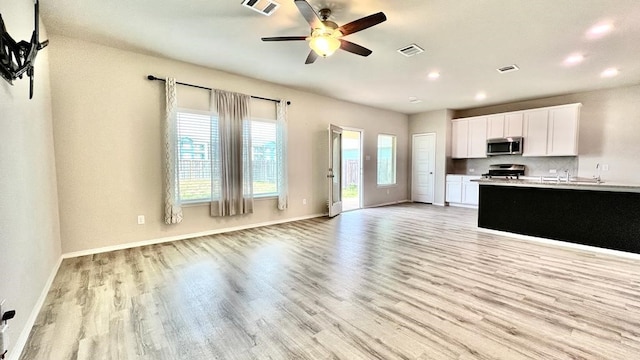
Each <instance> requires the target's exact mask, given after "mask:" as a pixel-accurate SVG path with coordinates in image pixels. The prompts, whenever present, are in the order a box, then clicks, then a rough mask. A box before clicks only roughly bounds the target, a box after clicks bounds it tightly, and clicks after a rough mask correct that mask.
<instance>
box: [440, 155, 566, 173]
mask: <svg viewBox="0 0 640 360" xmlns="http://www.w3.org/2000/svg"><path fill="white" fill-rule="evenodd" d="M494 164H522V165H525V166H526V170H525V175H526V176H549V175H553V174H552V173H551V172H550V171H551V170H553V169H555V170H556V172H557V174H560V175H563V174H564V171H565V170H569V172H570V173H571V174H573V175H576V174H577V173H578V157H577V156H545V157H528V156H520V155H499V156H489V157H487V158H481V159H453V160H452V161H451V166H452V168H451V169H449V171H447V173H452V174H473V175H482V174H484V173H486V172H487V171H489V165H494Z"/></svg>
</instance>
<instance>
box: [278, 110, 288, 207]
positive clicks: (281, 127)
mask: <svg viewBox="0 0 640 360" xmlns="http://www.w3.org/2000/svg"><path fill="white" fill-rule="evenodd" d="M276 138H277V141H276V144H277V145H276V146H277V148H276V158H277V159H278V176H277V181H278V209H280V210H286V209H287V208H288V207H289V169H288V162H289V157H288V149H287V104H286V101H284V100H280V102H279V103H278V104H277V118H276Z"/></svg>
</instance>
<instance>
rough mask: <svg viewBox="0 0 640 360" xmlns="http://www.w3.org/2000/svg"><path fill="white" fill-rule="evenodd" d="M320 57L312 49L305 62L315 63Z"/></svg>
mask: <svg viewBox="0 0 640 360" xmlns="http://www.w3.org/2000/svg"><path fill="white" fill-rule="evenodd" d="M317 58H318V54H316V52H315V51H313V50H311V52H310V53H309V56H307V60H306V61H305V62H304V63H305V64H313V63H314V62H315V61H316V59H317Z"/></svg>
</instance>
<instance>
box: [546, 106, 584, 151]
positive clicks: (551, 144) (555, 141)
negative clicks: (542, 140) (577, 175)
mask: <svg viewBox="0 0 640 360" xmlns="http://www.w3.org/2000/svg"><path fill="white" fill-rule="evenodd" d="M579 125H580V105H579V104H574V105H573V106H562V107H557V108H552V109H549V132H548V140H547V155H549V156H576V155H578V126H579Z"/></svg>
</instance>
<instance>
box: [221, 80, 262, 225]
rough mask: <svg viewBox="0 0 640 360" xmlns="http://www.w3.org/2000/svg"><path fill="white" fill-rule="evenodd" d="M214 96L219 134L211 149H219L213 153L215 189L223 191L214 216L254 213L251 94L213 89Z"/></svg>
mask: <svg viewBox="0 0 640 360" xmlns="http://www.w3.org/2000/svg"><path fill="white" fill-rule="evenodd" d="M211 96H212V99H211V104H212V106H214V109H212V110H213V111H215V112H216V113H217V114H218V136H217V139H214V138H213V136H212V139H211V144H216V142H217V145H218V146H217V147H215V148H214V146H213V145H212V146H211V152H212V153H213V152H216V151H217V153H218V154H212V155H217V156H212V159H214V164H213V166H212V168H215V170H214V171H212V172H211V173H212V178H211V187H212V189H211V193H212V194H216V193H218V194H219V198H218V199H216V198H213V201H212V202H211V216H233V215H241V214H250V213H253V173H252V169H253V166H252V161H251V121H250V115H249V102H250V99H251V97H250V96H249V95H244V94H237V93H231V92H227V91H222V90H213V91H212V93H211ZM213 133H214V131H213V130H212V135H213ZM215 160H217V161H215Z"/></svg>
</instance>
